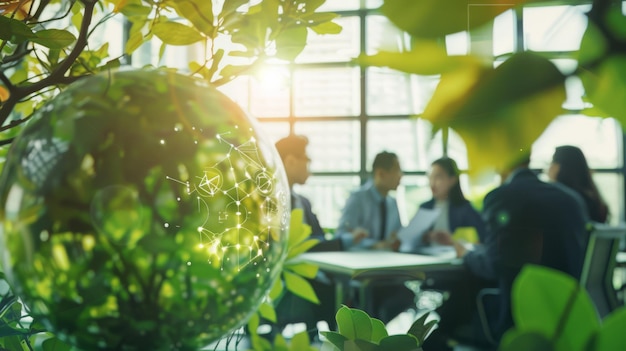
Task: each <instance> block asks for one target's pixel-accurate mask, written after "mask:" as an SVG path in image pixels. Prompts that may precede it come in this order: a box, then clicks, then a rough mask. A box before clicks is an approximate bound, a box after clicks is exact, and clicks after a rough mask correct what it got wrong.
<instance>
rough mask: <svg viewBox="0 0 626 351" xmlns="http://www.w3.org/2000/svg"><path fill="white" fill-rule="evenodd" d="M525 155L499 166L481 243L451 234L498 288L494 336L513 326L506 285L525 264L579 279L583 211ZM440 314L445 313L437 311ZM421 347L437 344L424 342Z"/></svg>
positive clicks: (469, 262)
mask: <svg viewBox="0 0 626 351" xmlns="http://www.w3.org/2000/svg"><path fill="white" fill-rule="evenodd" d="M529 162H530V160H529V158H528V157H523V159H522V160H521V161H520V162H518V163H517V165H515V166H514V167H511V169H509V170H507V171H505V172H502V173H501V177H502V180H503V183H502V185H501V186H500V187H498V188H496V189H494V190H493V191H491V192H490V193H489V194H487V196H486V197H485V199H484V205H483V216H484V218H485V220H486V222H487V227H488V230H487V238H486V240H485V243H484V245H482V246H481V247H479V248H477V249H476V250H473V251H469V250H467V249H466V247H465V246H464V245H462V243H459V242H457V241H453V240H451V243H452V244H453V245H454V246H455V248H456V251H457V255H458V256H459V257H462V258H463V263H464V265H465V266H466V267H467V269H468V270H469V271H470V272H471V273H473V274H474V275H476V276H478V277H480V278H484V279H495V280H496V281H497V284H498V287H499V289H500V294H499V295H498V301H497V306H494V307H493V308H492V309H491V311H493V312H495V313H494V314H495V315H494V316H492V318H493V320H491V331H492V334H493V335H494V337H495V338H496V340H500V338H501V337H502V335H503V334H504V333H505V332H506V331H507V330H508V329H509V328H511V327H513V319H512V315H511V289H512V285H513V281H514V280H515V278H516V277H517V275H518V274H519V272H520V270H521V269H522V267H523V266H524V265H526V264H538V265H542V266H546V267H550V268H553V269H557V270H559V271H562V272H565V273H567V274H569V275H571V276H572V277H574V278H576V279H579V278H580V273H581V270H582V265H583V260H584V252H585V243H586V236H587V233H586V229H585V226H586V221H587V215H586V214H585V211H584V208H582V207H581V205H580V198H578V197H577V194H575V193H574V192H571V191H568V190H567V189H563V187H557V186H555V185H553V184H548V183H545V182H543V181H541V180H539V179H538V178H537V176H536V175H535V174H534V173H533V172H532V171H531V170H530V169H528V164H529ZM441 318H445V316H441ZM426 346H427V345H425V347H424V350H425V351H430V350H441V348H430V349H429V348H427V347H426Z"/></svg>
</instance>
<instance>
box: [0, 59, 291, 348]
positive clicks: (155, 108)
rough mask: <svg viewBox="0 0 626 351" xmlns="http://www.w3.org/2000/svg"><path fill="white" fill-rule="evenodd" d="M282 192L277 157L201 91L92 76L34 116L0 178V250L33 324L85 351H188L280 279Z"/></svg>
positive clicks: (205, 88)
mask: <svg viewBox="0 0 626 351" xmlns="http://www.w3.org/2000/svg"><path fill="white" fill-rule="evenodd" d="M288 191H289V189H288V185H287V180H286V176H285V173H284V170H283V169H282V163H281V162H280V159H279V157H278V154H277V152H276V150H275V149H274V146H273V145H272V144H271V143H270V142H268V141H267V140H265V139H264V138H263V136H262V135H260V134H259V132H258V127H257V126H256V124H255V123H254V121H253V120H252V119H251V118H250V117H248V116H247V115H246V114H245V113H244V112H243V111H242V110H241V109H240V108H239V107H238V106H237V105H236V104H235V103H234V102H232V101H231V100H229V99H228V98H227V97H226V96H224V95H223V94H222V93H220V92H219V91H217V90H216V89H214V88H212V87H210V86H209V85H208V84H206V83H204V82H202V81H200V80H196V79H193V78H190V77H187V76H184V75H180V74H176V73H172V72H166V71H158V70H128V71H116V72H112V73H106V74H100V75H96V76H92V77H89V78H85V79H82V80H80V81H78V82H76V83H74V84H72V85H71V86H70V87H69V88H68V89H66V90H65V91H63V92H62V93H60V94H59V95H58V96H57V97H55V98H54V99H53V100H52V101H50V102H49V103H47V104H46V105H45V106H44V107H43V108H41V109H40V110H39V111H37V113H36V114H35V116H34V117H33V119H32V120H31V121H30V123H29V124H28V126H27V127H26V128H25V129H24V130H23V132H22V133H21V134H20V135H19V137H18V138H17V139H16V140H15V141H14V142H13V145H12V146H11V149H10V151H9V154H8V157H7V160H6V163H5V166H4V168H3V170H2V176H1V178H0V238H1V240H0V247H2V248H3V254H2V261H3V267H4V271H5V273H6V275H7V279H8V280H9V283H10V284H11V285H12V287H13V289H14V290H15V292H16V293H17V294H18V296H20V297H21V298H22V300H23V301H24V303H25V304H26V305H27V306H28V308H29V309H30V311H31V313H32V315H33V316H34V317H35V318H37V319H40V320H41V321H42V322H43V323H44V325H45V326H46V327H48V328H50V330H51V331H52V332H54V333H55V334H56V335H57V336H58V337H60V338H61V339H64V340H66V341H67V342H69V343H70V344H72V345H75V346H77V347H79V348H82V349H84V350H196V349H198V348H201V347H203V346H206V345H207V344H209V343H211V342H213V341H215V340H217V339H219V338H220V337H222V336H224V335H225V334H227V333H229V332H230V331H231V330H233V329H235V328H237V327H240V326H241V325H243V324H244V323H245V322H246V321H247V319H248V318H249V317H250V315H251V314H252V313H253V312H254V311H255V310H256V309H257V308H258V306H259V304H260V303H261V300H262V299H263V297H264V296H265V295H266V294H267V292H268V290H269V289H270V288H271V286H272V284H273V282H274V281H275V279H276V278H277V277H278V275H279V273H280V271H281V267H282V262H283V261H284V258H285V254H286V245H287V230H288V223H289V204H288V201H287V200H288V199H289V196H288Z"/></svg>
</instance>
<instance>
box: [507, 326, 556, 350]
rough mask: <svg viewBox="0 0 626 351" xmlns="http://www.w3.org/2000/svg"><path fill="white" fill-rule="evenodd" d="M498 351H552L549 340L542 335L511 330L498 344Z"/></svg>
mask: <svg viewBox="0 0 626 351" xmlns="http://www.w3.org/2000/svg"><path fill="white" fill-rule="evenodd" d="M498 350H500V351H530V350H532V351H554V347H553V346H552V343H551V342H550V340H548V339H547V338H546V336H545V335H543V334H542V333H538V332H534V331H520V330H517V329H511V330H509V331H508V332H506V334H504V337H503V338H502V341H501V342H500V348H499V349H498Z"/></svg>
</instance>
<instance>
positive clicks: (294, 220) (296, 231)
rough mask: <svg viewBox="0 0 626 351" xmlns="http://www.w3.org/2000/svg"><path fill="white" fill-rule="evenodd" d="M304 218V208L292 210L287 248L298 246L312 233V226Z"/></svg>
mask: <svg viewBox="0 0 626 351" xmlns="http://www.w3.org/2000/svg"><path fill="white" fill-rule="evenodd" d="M302 218H304V215H303V212H302V209H300V208H296V209H293V210H292V211H291V217H290V220H289V241H288V242H287V249H290V248H293V247H296V246H297V245H298V244H300V243H301V242H303V241H304V240H306V239H307V238H308V237H309V235H311V227H310V226H309V225H307V224H306V223H304V221H303V219H302Z"/></svg>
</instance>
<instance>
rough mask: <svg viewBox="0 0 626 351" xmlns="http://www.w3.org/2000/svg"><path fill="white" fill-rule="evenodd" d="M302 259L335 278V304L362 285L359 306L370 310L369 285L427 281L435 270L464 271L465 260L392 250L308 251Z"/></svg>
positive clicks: (449, 256)
mask: <svg viewBox="0 0 626 351" xmlns="http://www.w3.org/2000/svg"><path fill="white" fill-rule="evenodd" d="M299 260H301V261H303V262H307V263H311V264H315V265H317V266H318V267H319V269H320V270H321V271H322V272H324V273H326V274H328V275H330V276H333V277H334V278H336V279H334V280H335V307H336V309H339V307H341V305H342V303H343V301H344V291H345V288H346V287H347V286H352V285H356V286H357V287H358V288H359V295H360V298H359V308H361V309H363V310H366V309H367V308H366V307H367V306H368V303H370V302H371V301H369V298H368V296H367V293H368V289H367V287H368V286H371V285H374V284H376V283H377V282H381V281H385V282H387V283H388V282H389V281H396V282H403V281H409V280H423V279H424V278H425V277H426V275H427V274H428V273H430V272H434V271H438V272H440V271H447V270H461V269H463V268H462V267H463V263H462V260H461V259H459V258H456V257H455V256H454V255H453V254H443V255H440V256H426V255H417V254H407V253H398V252H390V251H331V252H307V253H303V254H302V255H300V256H299Z"/></svg>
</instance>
